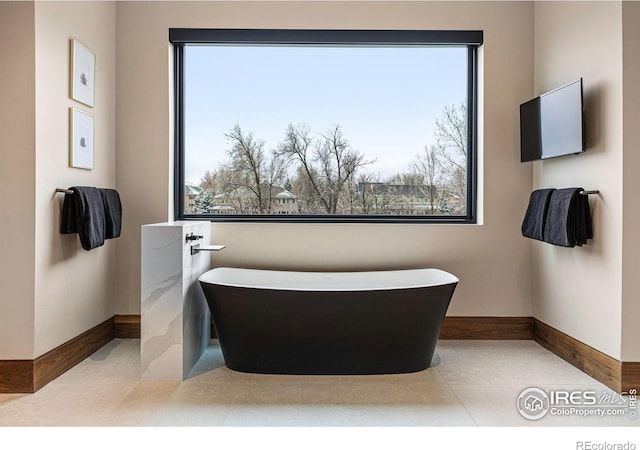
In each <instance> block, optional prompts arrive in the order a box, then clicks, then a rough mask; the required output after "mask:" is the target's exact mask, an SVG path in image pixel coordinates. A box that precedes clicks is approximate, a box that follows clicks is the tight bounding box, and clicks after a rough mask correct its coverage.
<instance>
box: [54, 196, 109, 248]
mask: <svg viewBox="0 0 640 450" xmlns="http://www.w3.org/2000/svg"><path fill="white" fill-rule="evenodd" d="M69 190H71V191H73V194H65V196H64V203H63V204H62V224H61V226H60V232H61V233H62V234H71V233H78V236H79V237H80V244H81V245H82V248H83V249H85V250H91V249H92V248H96V247H100V246H101V245H103V244H104V236H105V219H104V205H103V201H102V196H101V195H100V191H99V190H98V188H95V187H91V186H72V187H70V188H69Z"/></svg>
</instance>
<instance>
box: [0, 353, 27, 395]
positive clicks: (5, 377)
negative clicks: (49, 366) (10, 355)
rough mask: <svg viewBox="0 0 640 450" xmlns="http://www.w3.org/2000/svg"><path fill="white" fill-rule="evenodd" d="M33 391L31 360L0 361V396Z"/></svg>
mask: <svg viewBox="0 0 640 450" xmlns="http://www.w3.org/2000/svg"><path fill="white" fill-rule="evenodd" d="M31 392H34V389H33V360H31V359H27V360H4V361H0V394H28V393H31Z"/></svg>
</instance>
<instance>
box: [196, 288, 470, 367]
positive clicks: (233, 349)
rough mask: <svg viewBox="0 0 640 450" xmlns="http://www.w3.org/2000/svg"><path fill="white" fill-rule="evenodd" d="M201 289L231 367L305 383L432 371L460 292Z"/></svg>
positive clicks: (423, 290)
mask: <svg viewBox="0 0 640 450" xmlns="http://www.w3.org/2000/svg"><path fill="white" fill-rule="evenodd" d="M200 284H201V286H202V289H203V290H204V294H205V297H206V299H207V303H208V304H209V308H210V309H211V314H212V318H213V323H214V326H215V328H216V332H217V335H218V339H219V342H220V347H221V349H222V353H223V356H224V360H225V364H226V365H227V367H229V368H230V369H233V370H237V371H240V372H251V373H264V374H304V375H365V374H393V373H408V372H417V371H420V370H424V369H427V368H428V367H429V365H430V364H431V360H432V358H433V354H434V351H435V348H436V343H437V340H438V335H439V333H440V328H441V326H442V321H443V320H444V316H445V314H446V312H447V308H448V306H449V302H450V300H451V297H452V295H453V292H454V290H455V288H456V286H457V283H451V284H444V285H437V286H428V287H417V288H407V289H392V290H361V291H294V290H278V289H262V288H255V287H237V286H225V285H218V284H209V283H206V282H203V281H200Z"/></svg>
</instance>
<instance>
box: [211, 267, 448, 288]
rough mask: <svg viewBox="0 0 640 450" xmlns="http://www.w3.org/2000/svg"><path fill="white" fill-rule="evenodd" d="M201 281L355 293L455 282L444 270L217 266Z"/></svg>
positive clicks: (217, 283) (227, 284)
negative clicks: (326, 269)
mask: <svg viewBox="0 0 640 450" xmlns="http://www.w3.org/2000/svg"><path fill="white" fill-rule="evenodd" d="M199 280H200V281H201V282H203V283H207V284H213V285H218V286H228V287H237V288H246V289H264V290H278V291H316V292H318V291H321V292H357V291H391V290H401V289H418V288H429V287H435V286H443V285H448V284H454V283H458V282H459V280H458V278H457V277H456V276H455V275H453V274H451V273H449V272H446V271H444V270H441V269H435V268H427V269H402V270H384V271H362V272H304V271H284V270H265V269H243V268H235V267H218V268H215V269H212V270H209V271H207V272H205V273H203V274H202V275H201V276H200V277H199Z"/></svg>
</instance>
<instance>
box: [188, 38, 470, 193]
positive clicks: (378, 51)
mask: <svg viewBox="0 0 640 450" xmlns="http://www.w3.org/2000/svg"><path fill="white" fill-rule="evenodd" d="M466 87H467V50H466V48H465V47H462V48H461V47H437V48H436V47H426V46H420V47H416V46H411V47H409V46H407V47H397V46H396V47H393V48H391V47H335V46H334V47H327V46H313V47H312V46H304V47H301V46H239V45H201V46H196V45H193V46H187V47H186V51H185V180H186V181H187V183H188V184H196V185H197V184H199V182H200V180H201V178H202V176H203V175H204V173H205V172H206V171H207V170H214V169H216V168H217V167H219V166H220V165H221V164H223V162H224V161H225V159H226V157H227V151H228V149H229V147H230V144H229V142H228V140H227V139H226V138H225V134H226V133H228V132H229V131H230V130H231V129H232V128H233V126H234V125H236V124H239V125H240V126H241V128H242V130H243V131H244V132H245V133H253V135H254V138H256V139H260V140H263V141H264V142H265V146H264V149H265V150H266V151H271V150H273V149H276V148H277V146H278V144H279V142H281V141H282V140H283V138H284V134H285V129H286V127H287V126H288V125H289V124H294V125H296V124H306V125H307V126H309V127H310V129H311V131H312V134H313V135H314V136H320V135H321V134H322V133H325V132H326V131H327V130H328V129H329V128H331V127H332V126H335V125H340V127H341V128H342V132H343V136H344V137H346V138H347V139H348V141H349V143H350V144H351V146H352V148H354V149H355V150H357V151H359V152H362V153H364V154H365V159H366V160H375V161H376V162H375V163H373V164H370V165H368V166H367V167H366V172H368V173H372V174H374V175H380V176H381V177H382V178H385V177H388V176H391V175H394V174H396V173H400V172H405V171H407V169H408V166H409V163H410V162H411V160H413V159H415V157H416V155H417V154H418V153H419V152H422V151H423V150H424V147H425V146H427V145H430V144H432V143H434V141H435V139H434V127H435V121H436V119H437V118H439V117H440V115H441V113H442V110H443V108H444V107H445V106H453V105H460V104H461V103H464V102H466Z"/></svg>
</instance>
